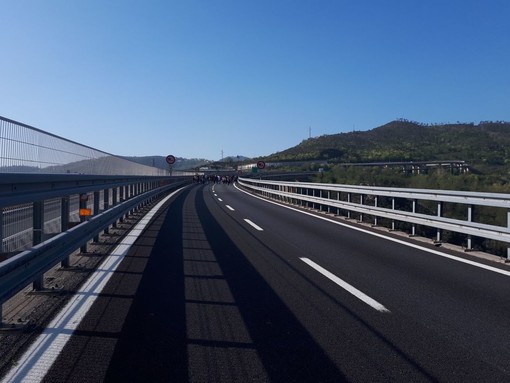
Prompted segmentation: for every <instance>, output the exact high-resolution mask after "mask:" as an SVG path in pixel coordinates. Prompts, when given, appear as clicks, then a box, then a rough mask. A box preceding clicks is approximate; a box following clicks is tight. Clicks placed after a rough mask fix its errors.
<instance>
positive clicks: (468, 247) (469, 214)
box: [466, 205, 473, 251]
mask: <svg viewBox="0 0 510 383" xmlns="http://www.w3.org/2000/svg"><path fill="white" fill-rule="evenodd" d="M467 220H468V222H471V221H473V205H469V206H468V216H467ZM471 246H472V244H471V234H468V236H467V247H466V251H470V250H472V247H471Z"/></svg>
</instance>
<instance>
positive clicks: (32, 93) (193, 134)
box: [0, 0, 510, 160]
mask: <svg viewBox="0 0 510 383" xmlns="http://www.w3.org/2000/svg"><path fill="white" fill-rule="evenodd" d="M0 115H1V116H4V117H7V118H10V119H13V120H16V121H20V122H23V123H26V124H28V125H32V126H34V127H37V128H39V129H42V130H44V131H48V132H51V133H53V134H56V135H59V136H62V137H65V138H67V139H70V140H73V141H77V142H79V143H83V144H86V145H89V146H92V147H94V148H97V149H100V150H104V151H106V152H109V153H113V154H117V155H132V156H146V155H163V156H166V155H168V154H172V155H175V156H177V157H185V158H207V159H210V160H218V159H220V158H221V156H222V152H223V155H224V156H225V157H226V156H235V155H244V156H249V157H256V156H263V155H268V154H271V153H275V152H278V151H281V150H284V149H287V148H289V147H292V146H295V145H297V144H299V143H300V142H301V141H302V140H304V139H306V138H308V137H309V133H310V130H311V135H312V136H313V137H315V136H321V135H324V134H334V133H340V132H348V131H352V130H369V129H373V128H375V127H377V126H380V125H383V124H385V123H387V122H389V121H391V120H394V119H396V118H405V119H409V120H413V121H419V122H423V123H443V122H457V121H461V122H474V123H478V122H479V121H481V120H505V121H510V1H508V0H293V1H290V0H161V1H156V0H138V1H130V0H0Z"/></svg>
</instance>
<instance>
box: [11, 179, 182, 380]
mask: <svg viewBox="0 0 510 383" xmlns="http://www.w3.org/2000/svg"><path fill="white" fill-rule="evenodd" d="M186 187H187V186H185V187H183V188H180V189H178V190H176V191H174V192H173V193H171V194H170V195H168V196H167V197H165V198H164V199H163V200H161V201H160V202H159V203H158V204H157V205H156V206H154V207H153V208H152V209H151V211H150V212H149V213H147V214H146V215H145V216H144V217H143V218H142V219H141V220H140V221H139V222H138V223H137V224H136V226H135V227H134V228H133V229H132V230H131V231H130V232H129V233H128V234H127V235H126V236H125V237H124V239H123V240H122V241H121V243H120V244H119V245H118V246H117V247H116V248H115V249H114V250H113V251H112V253H111V254H110V255H108V257H107V258H106V259H105V260H104V261H103V263H102V264H101V265H100V266H99V267H98V269H97V270H96V271H95V272H94V273H93V274H92V276H91V277H90V278H89V279H88V280H87V281H86V282H85V283H84V284H83V286H82V287H81V288H80V290H79V291H78V292H77V293H76V294H75V295H74V296H73V297H72V298H71V300H70V301H69V302H68V303H67V305H66V306H65V307H64V308H63V309H62V310H61V311H60V312H59V313H58V314H57V316H56V317H55V318H54V319H53V320H52V321H51V323H50V324H49V325H48V327H46V329H45V330H44V331H43V332H42V333H41V335H39V337H38V338H37V339H36V340H35V342H34V343H33V344H32V345H31V346H30V347H29V349H28V350H27V351H26V352H25V353H24V354H23V356H22V357H21V359H20V360H19V361H18V362H17V364H16V365H15V366H14V367H13V368H12V369H11V370H10V371H9V372H8V373H7V375H5V376H4V378H3V379H2V383H3V382H21V381H23V382H40V381H42V380H43V379H44V377H45V376H46V374H47V372H48V371H49V369H50V368H51V366H52V365H53V363H54V362H55V360H56V359H57V357H58V356H59V355H60V352H61V351H62V350H63V348H64V346H65V345H66V343H67V342H68V341H69V339H70V338H71V335H72V334H73V332H74V330H76V329H77V328H78V325H79V324H80V322H81V320H82V319H83V318H84V317H85V315H86V314H87V312H88V310H89V309H90V308H91V307H92V304H93V303H94V301H95V300H96V298H97V297H98V296H99V294H100V293H101V291H102V289H103V288H104V286H106V283H107V282H108V281H109V279H110V278H111V276H112V275H113V273H114V271H115V270H116V269H117V266H118V265H119V264H120V262H121V261H122V260H123V259H124V256H125V255H126V254H127V252H128V251H129V249H130V247H131V245H133V243H134V242H135V241H136V239H137V238H138V236H139V235H140V234H141V232H142V231H143V230H144V229H145V227H146V226H147V224H148V223H149V221H150V220H151V219H152V217H153V216H154V215H155V214H156V212H157V211H158V210H159V209H160V208H161V207H162V206H163V204H164V203H165V202H166V201H168V199H170V198H171V197H173V196H174V195H175V194H176V193H178V192H180V191H181V190H182V189H184V188H186Z"/></svg>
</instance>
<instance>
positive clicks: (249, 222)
mask: <svg viewBox="0 0 510 383" xmlns="http://www.w3.org/2000/svg"><path fill="white" fill-rule="evenodd" d="M244 220H245V221H246V223H248V224H249V225H250V226H252V227H253V228H255V229H256V230H258V231H264V229H262V228H261V227H260V226H258V225H257V224H255V223H253V222H252V221H250V220H249V219H247V218H245V219H244Z"/></svg>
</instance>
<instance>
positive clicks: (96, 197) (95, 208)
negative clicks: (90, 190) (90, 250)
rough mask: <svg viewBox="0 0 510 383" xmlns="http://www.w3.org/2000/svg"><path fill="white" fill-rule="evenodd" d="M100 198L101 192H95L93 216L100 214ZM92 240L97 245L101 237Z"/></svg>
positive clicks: (97, 236)
mask: <svg viewBox="0 0 510 383" xmlns="http://www.w3.org/2000/svg"><path fill="white" fill-rule="evenodd" d="M99 198H100V192H99V191H95V192H94V204H93V208H94V212H93V214H94V215H98V214H99ZM92 240H93V241H94V242H95V243H98V242H99V235H96V236H95V237H94V238H93V239H92Z"/></svg>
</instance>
